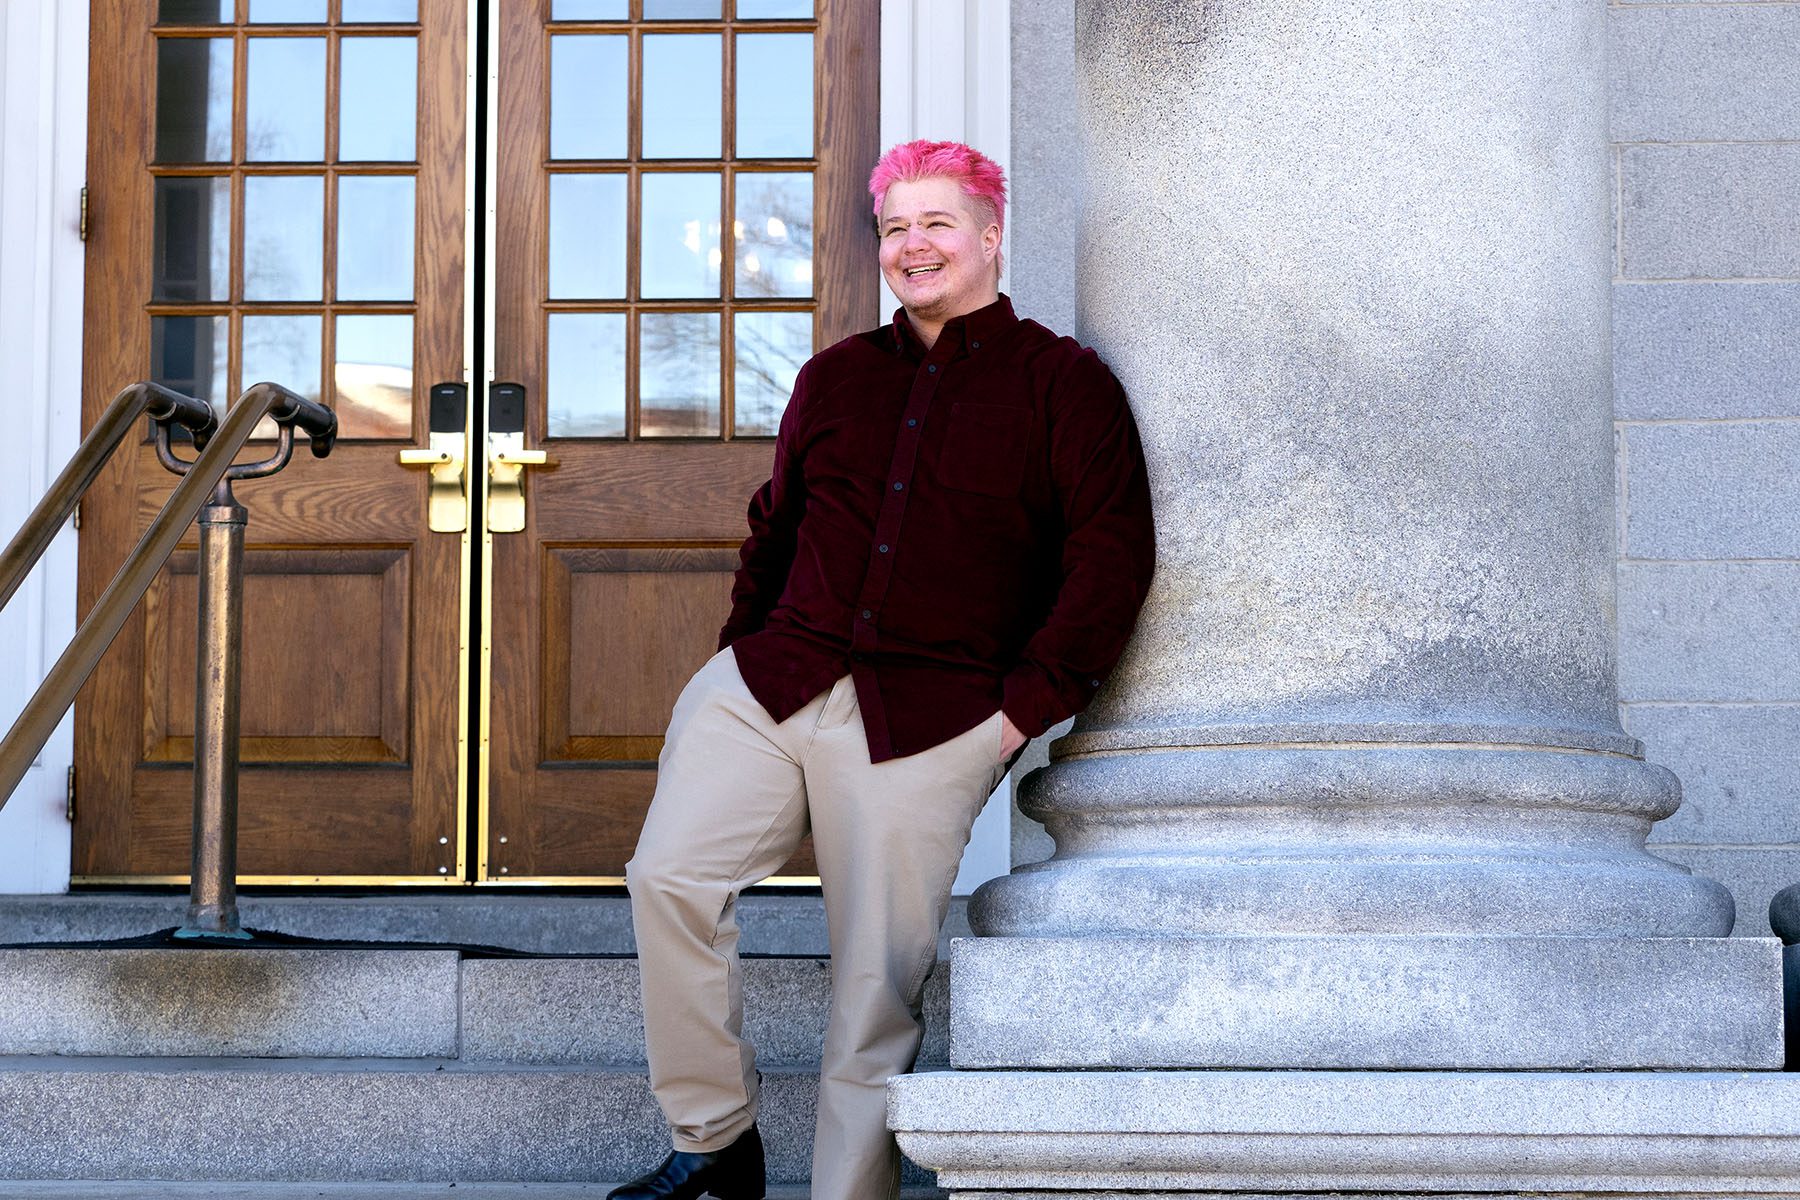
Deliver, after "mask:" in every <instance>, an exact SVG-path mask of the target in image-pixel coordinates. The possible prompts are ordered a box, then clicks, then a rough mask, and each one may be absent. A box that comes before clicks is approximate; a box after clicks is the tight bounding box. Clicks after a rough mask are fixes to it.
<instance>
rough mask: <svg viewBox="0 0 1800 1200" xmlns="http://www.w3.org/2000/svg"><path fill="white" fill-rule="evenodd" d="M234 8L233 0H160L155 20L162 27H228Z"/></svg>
mask: <svg viewBox="0 0 1800 1200" xmlns="http://www.w3.org/2000/svg"><path fill="white" fill-rule="evenodd" d="M236 8H237V5H236V4H235V2H234V0H162V3H161V4H159V5H157V6H156V19H157V20H158V21H160V22H161V23H162V24H164V25H220V24H224V25H229V24H230V23H231V22H232V21H234V20H236V19H237V13H236Z"/></svg>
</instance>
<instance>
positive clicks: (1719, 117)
mask: <svg viewBox="0 0 1800 1200" xmlns="http://www.w3.org/2000/svg"><path fill="white" fill-rule="evenodd" d="M1011 3H1012V19H1013V30H1012V76H1013V118H1012V162H1011V164H1010V169H1011V175H1012V183H1013V210H1012V215H1011V227H1012V238H1013V252H1012V259H1011V263H1010V265H1009V271H1010V279H1009V280H1008V282H1007V285H1006V286H1007V288H1008V290H1009V291H1010V292H1011V294H1012V295H1013V298H1014V300H1015V302H1016V304H1017V306H1018V308H1019V311H1020V313H1021V314H1022V315H1025V316H1032V317H1036V318H1037V319H1039V320H1041V321H1043V322H1045V323H1046V324H1048V325H1050V326H1051V327H1052V328H1054V329H1057V330H1058V331H1062V332H1074V333H1076V334H1077V336H1079V334H1080V330H1079V329H1078V328H1076V319H1075V308H1074V296H1075V270H1076V250H1077V247H1076V238H1075V234H1076V227H1077V224H1078V220H1077V216H1078V213H1079V206H1080V197H1079V195H1077V194H1076V191H1075V186H1074V179H1075V175H1074V173H1073V168H1072V164H1071V161H1070V159H1071V155H1072V154H1073V153H1074V152H1075V150H1076V146H1077V143H1076V137H1077V130H1078V118H1077V114H1076V108H1075V104H1076V101H1075V91H1074V45H1075V32H1076V31H1075V20H1074V5H1073V2H1072V0H1011ZM1609 20H1610V26H1611V42H1610V55H1611V71H1612V98H1613V113H1612V123H1613V133H1612V136H1613V140H1614V166H1615V179H1616V184H1617V195H1616V197H1615V203H1616V210H1617V224H1616V229H1615V243H1614V254H1615V284H1614V293H1613V386H1614V409H1615V417H1616V435H1617V447H1618V481H1619V482H1618V514H1619V568H1618V583H1619V593H1618V605H1619V696H1620V701H1621V705H1622V708H1623V713H1622V715H1623V719H1624V722H1625V726H1626V728H1627V729H1629V730H1630V731H1631V732H1632V733H1633V734H1634V735H1635V736H1637V737H1639V738H1641V739H1643V741H1644V743H1645V745H1646V747H1647V752H1648V755H1649V757H1650V758H1651V759H1652V760H1653V761H1656V762H1660V763H1663V764H1664V765H1666V766H1668V767H1670V768H1671V769H1672V770H1674V771H1675V772H1676V773H1677V774H1678V775H1680V777H1681V778H1682V781H1683V783H1684V785H1685V788H1686V797H1687V799H1686V802H1685V804H1684V806H1683V808H1682V810H1681V811H1680V812H1679V813H1677V814H1676V815H1675V817H1673V818H1672V819H1670V820H1669V821H1667V822H1665V823H1663V825H1661V826H1660V827H1659V828H1658V829H1657V831H1656V834H1655V837H1654V839H1653V840H1654V841H1655V843H1656V849H1657V852H1658V853H1659V854H1662V855H1664V856H1665V857H1668V858H1671V859H1674V860H1676V861H1680V862H1684V863H1687V864H1689V865H1690V866H1693V867H1694V868H1695V869H1697V870H1700V871H1702V872H1704V873H1705V874H1707V875H1710V876H1712V877H1713V878H1715V879H1718V880H1720V881H1721V882H1723V883H1725V884H1726V885H1727V886H1729V887H1730V888H1731V889H1732V891H1733V893H1734V895H1735V896H1736V898H1737V902H1738V932H1739V933H1740V934H1747V935H1758V936H1766V935H1767V934H1768V932H1769V928H1768V918H1767V910H1768V901H1769V897H1770V896H1771V895H1772V894H1773V893H1774V892H1775V891H1776V890H1778V889H1780V888H1781V887H1784V886H1786V885H1787V884H1789V883H1793V882H1797V881H1800V3H1793V2H1789V0H1748V2H1725V0H1699V2H1693V0H1682V2H1679V3H1665V2H1662V0H1614V2H1613V3H1611V4H1610V6H1609ZM1043 761H1044V750H1043V747H1042V745H1041V744H1040V745H1038V746H1035V747H1033V749H1032V751H1031V752H1030V753H1029V755H1028V757H1027V758H1026V759H1025V760H1024V761H1023V762H1022V763H1021V767H1022V768H1029V767H1030V766H1032V765H1036V764H1038V763H1041V762H1043ZM1049 849H1050V848H1049V843H1048V839H1047V838H1046V837H1045V836H1044V834H1043V831H1042V829H1041V828H1040V827H1038V826H1037V825H1036V824H1035V823H1034V822H1030V821H1028V820H1026V819H1025V818H1023V817H1022V816H1021V817H1017V818H1016V819H1015V824H1014V860H1015V862H1029V861H1034V860H1036V859H1041V858H1045V857H1048V855H1049Z"/></svg>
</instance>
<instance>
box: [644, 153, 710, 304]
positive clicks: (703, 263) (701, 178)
mask: <svg viewBox="0 0 1800 1200" xmlns="http://www.w3.org/2000/svg"><path fill="white" fill-rule="evenodd" d="M643 184H644V193H643V218H644V220H643V237H642V240H641V244H640V246H639V254H640V264H641V268H642V274H643V278H642V280H641V281H640V283H639V286H638V294H639V295H640V296H643V297H646V298H652V299H670V298H679V297H685V296H696V297H697V296H708V297H710V296H717V295H718V294H719V263H720V254H719V176H718V175H717V174H716V173H713V172H710V171H708V172H705V173H701V174H681V175H672V174H663V175H645V176H644V177H643Z"/></svg>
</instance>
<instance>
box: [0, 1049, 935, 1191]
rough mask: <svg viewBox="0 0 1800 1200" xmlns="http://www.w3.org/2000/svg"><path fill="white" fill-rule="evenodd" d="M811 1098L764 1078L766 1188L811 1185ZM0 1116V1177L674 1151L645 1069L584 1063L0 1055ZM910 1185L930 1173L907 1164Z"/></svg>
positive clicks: (410, 1165) (511, 1166)
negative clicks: (1, 1118) (1, 1132)
mask: <svg viewBox="0 0 1800 1200" xmlns="http://www.w3.org/2000/svg"><path fill="white" fill-rule="evenodd" d="M816 1095H817V1082H816V1079H815V1078H814V1076H813V1075H812V1074H810V1073H807V1072H795V1073H788V1072H781V1071H767V1072H765V1073H764V1076H763V1091H762V1107H761V1115H760V1118H759V1125H760V1127H761V1130H762V1133H763V1138H764V1141H765V1144H766V1146H767V1149H768V1156H769V1177H770V1181H771V1182H773V1183H780V1184H787V1185H797V1184H803V1183H804V1182H805V1180H806V1178H807V1175H808V1171H809V1168H810V1155H811V1142H812V1126H813V1110H814V1102H815V1099H816ZM0 1113H5V1114H6V1119H5V1125H6V1132H7V1136H5V1137H3V1138H0V1179H5V1180H36V1181H44V1180H183V1181H215V1182H218V1181H231V1180H246V1181H270V1180H287V1181H306V1180H316V1181H331V1182H332V1183H336V1184H342V1183H350V1182H377V1181H395V1180H421V1181H451V1180H454V1181H458V1183H459V1187H458V1188H457V1190H456V1191H455V1192H454V1193H452V1195H455V1196H464V1195H466V1194H468V1193H465V1192H464V1191H463V1186H462V1185H465V1184H466V1182H493V1183H502V1182H504V1183H556V1182H563V1183H567V1182H588V1181H592V1182H599V1181H602V1180H617V1179H624V1178H629V1177H631V1176H632V1175H635V1174H637V1173H638V1172H639V1171H642V1170H643V1169H645V1167H646V1166H647V1165H651V1164H654V1163H655V1162H656V1161H658V1160H660V1159H661V1157H662V1156H663V1155H664V1154H665V1153H667V1151H668V1134H667V1132H666V1130H665V1128H664V1126H663V1123H662V1120H661V1117H660V1115H659V1113H658V1112H657V1109H656V1105H655V1103H654V1101H653V1100H652V1098H651V1095H650V1090H649V1085H648V1082H647V1080H646V1079H645V1077H644V1075H643V1074H642V1073H641V1072H624V1071H612V1070H605V1069H601V1068H593V1067H535V1068H533V1067H518V1066H510V1065H509V1066H479V1065H474V1064H469V1063H463V1062H458V1061H455V1060H445V1059H403V1060H385V1061H374V1060H342V1059H336V1060H333V1059H287V1060H279V1059H277V1060H271V1059H241V1058H236V1059H227V1058H209V1059H192V1058H172V1059H104V1058H90V1059H66V1058H65V1059H58V1058H49V1057H31V1058H0ZM906 1181H907V1183H908V1184H909V1185H910V1186H929V1185H930V1184H931V1183H932V1182H933V1181H932V1179H931V1177H930V1176H929V1175H927V1174H925V1173H924V1172H921V1171H918V1170H917V1169H916V1168H913V1167H911V1166H910V1165H909V1166H908V1167H907V1175H906ZM15 1194H17V1193H16V1192H14V1191H13V1190H11V1188H10V1187H7V1186H0V1195H7V1196H11V1195H15ZM82 1194H84V1195H87V1194H92V1193H82ZM183 1194H189V1195H191V1194H193V1193H192V1192H188V1193H183ZM326 1194H329V1193H326ZM602 1194H604V1193H602Z"/></svg>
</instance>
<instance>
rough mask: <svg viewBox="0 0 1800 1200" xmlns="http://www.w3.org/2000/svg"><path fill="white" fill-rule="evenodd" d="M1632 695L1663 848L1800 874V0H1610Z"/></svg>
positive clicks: (1783, 881) (1626, 683)
mask: <svg viewBox="0 0 1800 1200" xmlns="http://www.w3.org/2000/svg"><path fill="white" fill-rule="evenodd" d="M1609 15H1610V18H1611V32H1612V37H1611V53H1612V99H1613V111H1612V125H1613V129H1612V136H1613V143H1614V163H1615V170H1616V178H1617V183H1618V197H1617V205H1618V208H1617V226H1616V230H1615V235H1616V244H1615V251H1616V263H1615V268H1616V269H1615V283H1614V290H1613V388H1614V415H1615V419H1616V430H1617V445H1618V454H1619V472H1618V478H1619V494H1618V512H1619V699H1620V701H1621V704H1622V705H1623V709H1624V719H1625V725H1626V728H1627V729H1629V730H1630V731H1631V732H1632V733H1633V734H1635V735H1636V736H1637V737H1639V738H1642V739H1643V741H1644V743H1645V746H1646V749H1647V753H1648V755H1649V757H1650V758H1651V759H1652V760H1654V761H1657V762H1661V763H1663V764H1664V765H1666V766H1668V767H1669V768H1671V769H1672V770H1674V771H1675V772H1676V774H1678V775H1679V776H1681V779H1682V782H1683V784H1684V787H1685V795H1686V799H1685V802H1684V804H1683V807H1682V810H1681V811H1680V812H1679V813H1677V814H1676V815H1675V816H1674V817H1673V818H1671V819H1670V820H1668V821H1666V822H1664V823H1663V824H1662V825H1661V826H1659V827H1658V829H1657V831H1656V834H1655V836H1654V838H1653V840H1654V841H1655V842H1656V843H1657V847H1656V849H1657V852H1658V853H1660V854H1662V855H1664V856H1665V857H1668V858H1672V859H1675V860H1677V861H1680V862H1685V863H1687V864H1689V865H1691V866H1693V867H1695V868H1696V869H1697V870H1700V871H1703V872H1705V873H1706V874H1709V875H1711V876H1713V877H1714V878H1716V879H1719V880H1720V881H1721V882H1723V883H1725V884H1727V885H1728V886H1729V887H1730V888H1731V889H1732V892H1733V893H1734V894H1735V896H1736V898H1737V901H1738V932H1739V933H1740V934H1751V935H1765V936H1766V935H1767V934H1768V932H1769V926H1768V902H1769V897H1770V895H1772V894H1773V893H1774V892H1775V891H1776V890H1778V889H1780V888H1781V887H1784V886H1786V885H1787V884H1789V883H1793V882H1796V881H1800V4H1791V3H1780V2H1774V0H1759V2H1755V3H1716V2H1715V3H1679V4H1676V3H1648V2H1639V3H1615V4H1613V5H1612V7H1611V12H1610V14H1609Z"/></svg>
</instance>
